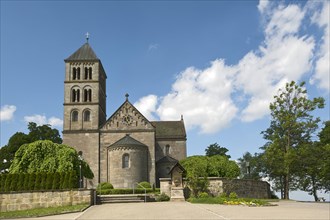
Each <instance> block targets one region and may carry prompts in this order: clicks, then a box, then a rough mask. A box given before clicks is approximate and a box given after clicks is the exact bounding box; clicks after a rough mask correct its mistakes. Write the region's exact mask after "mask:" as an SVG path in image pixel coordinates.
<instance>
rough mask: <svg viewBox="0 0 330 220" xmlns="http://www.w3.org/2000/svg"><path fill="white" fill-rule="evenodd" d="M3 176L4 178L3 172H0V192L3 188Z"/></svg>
mask: <svg viewBox="0 0 330 220" xmlns="http://www.w3.org/2000/svg"><path fill="white" fill-rule="evenodd" d="M4 178H5V175H4V174H0V192H3V191H4V190H3V188H4V182H5V180H4Z"/></svg>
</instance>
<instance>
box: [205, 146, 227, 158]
mask: <svg viewBox="0 0 330 220" xmlns="http://www.w3.org/2000/svg"><path fill="white" fill-rule="evenodd" d="M227 152H228V149H227V148H225V147H221V146H220V145H219V144H217V143H214V144H210V145H209V146H208V147H207V148H206V149H205V155H206V156H208V157H211V156H215V155H220V156H225V157H227V158H228V159H229V158H230V155H227V154H226V153H227Z"/></svg>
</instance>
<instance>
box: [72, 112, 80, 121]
mask: <svg viewBox="0 0 330 220" xmlns="http://www.w3.org/2000/svg"><path fill="white" fill-rule="evenodd" d="M71 118H72V121H78V111H73V112H72V115H71Z"/></svg>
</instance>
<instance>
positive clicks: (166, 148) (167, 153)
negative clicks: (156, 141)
mask: <svg viewBox="0 0 330 220" xmlns="http://www.w3.org/2000/svg"><path fill="white" fill-rule="evenodd" d="M170 148H171V147H170V145H168V144H167V145H166V146H165V154H166V155H169V154H170Z"/></svg>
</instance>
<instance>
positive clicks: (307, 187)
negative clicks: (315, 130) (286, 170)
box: [297, 121, 330, 201]
mask: <svg viewBox="0 0 330 220" xmlns="http://www.w3.org/2000/svg"><path fill="white" fill-rule="evenodd" d="M318 136H319V138H320V140H319V141H316V142H313V143H310V144H306V145H304V146H302V147H300V148H299V149H298V154H297V155H298V156H297V157H298V158H297V165H298V167H299V170H298V172H297V173H298V178H299V188H300V189H301V190H304V191H307V192H308V193H309V194H310V195H313V196H314V200H315V201H318V196H317V192H318V191H320V190H325V191H329V189H330V187H329V186H330V162H329V158H330V138H329V136H330V123H329V121H327V122H325V127H324V128H323V129H322V130H321V131H320V133H319V134H318Z"/></svg>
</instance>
